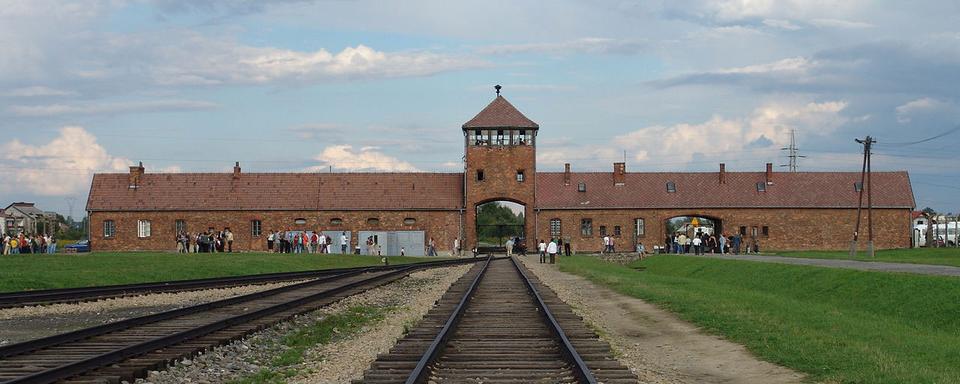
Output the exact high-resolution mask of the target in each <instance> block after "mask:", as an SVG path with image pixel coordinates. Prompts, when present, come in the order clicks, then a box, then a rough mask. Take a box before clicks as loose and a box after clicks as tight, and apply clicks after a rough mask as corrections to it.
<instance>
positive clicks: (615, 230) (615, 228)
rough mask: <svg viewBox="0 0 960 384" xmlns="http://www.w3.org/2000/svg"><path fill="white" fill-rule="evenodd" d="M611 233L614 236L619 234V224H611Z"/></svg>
mask: <svg viewBox="0 0 960 384" xmlns="http://www.w3.org/2000/svg"><path fill="white" fill-rule="evenodd" d="M613 235H614V236H620V226H619V225H614V226H613Z"/></svg>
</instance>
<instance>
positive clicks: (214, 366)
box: [137, 265, 472, 384]
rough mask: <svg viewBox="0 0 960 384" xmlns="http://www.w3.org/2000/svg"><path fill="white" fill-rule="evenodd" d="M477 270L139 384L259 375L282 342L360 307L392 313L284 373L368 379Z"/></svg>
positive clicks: (427, 279)
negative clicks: (448, 292)
mask: <svg viewBox="0 0 960 384" xmlns="http://www.w3.org/2000/svg"><path fill="white" fill-rule="evenodd" d="M471 267H472V265H461V266H455V267H446V268H436V269H430V270H425V271H419V272H415V273H412V274H411V275H410V276H408V277H406V278H404V279H401V280H398V281H396V282H393V283H390V284H387V285H384V286H382V287H379V288H375V289H372V290H370V291H367V292H364V293H362V294H359V295H354V296H351V297H349V298H346V299H344V300H342V301H340V302H337V303H334V304H332V305H329V306H326V307H324V308H321V309H319V310H316V311H313V312H310V313H307V314H303V315H300V316H297V317H295V318H294V319H292V320H290V321H287V322H284V323H281V324H277V325H275V326H273V327H270V328H268V329H265V330H263V331H260V332H257V333H254V334H252V335H250V336H248V337H246V338H244V339H242V340H238V341H236V342H233V343H230V344H227V345H224V346H221V347H217V348H214V349H212V350H210V351H207V352H206V353H203V354H201V355H198V356H195V357H194V358H192V359H186V360H182V361H180V362H178V364H176V365H175V366H173V367H170V369H168V370H166V371H153V372H150V375H149V376H148V377H147V378H146V379H138V380H137V383H140V384H145V383H152V384H175V383H223V382H229V381H233V380H239V379H242V378H244V377H250V376H253V375H256V374H257V373H258V372H260V371H261V370H262V369H264V368H268V367H270V366H271V361H273V360H274V358H275V357H276V356H278V355H279V354H281V353H282V352H283V351H284V349H285V347H284V346H283V345H281V344H280V343H279V342H278V340H280V339H282V338H283V337H284V336H285V335H287V334H290V333H292V332H297V331H298V330H301V329H303V328H305V327H307V326H309V325H312V324H314V323H316V322H318V321H320V320H322V319H323V318H325V317H327V316H330V315H332V314H337V313H343V312H345V311H346V310H347V309H349V308H351V307H356V306H370V307H378V308H387V309H388V311H387V312H386V313H385V314H384V317H383V319H382V320H381V321H378V322H376V323H372V324H368V325H366V326H364V327H363V328H362V329H361V330H360V331H358V332H356V333H355V334H352V335H349V336H347V337H344V338H342V339H339V340H337V339H335V340H334V341H333V342H331V343H329V344H326V345H318V346H315V347H313V348H311V349H309V350H308V351H307V353H306V354H305V356H304V361H303V362H302V363H300V364H297V365H295V366H290V367H284V368H280V369H281V370H283V371H287V372H292V373H293V374H292V375H291V377H289V378H288V379H287V381H288V382H290V383H344V382H349V381H350V380H353V379H359V378H362V376H363V371H364V370H366V369H367V368H368V367H369V365H370V364H371V363H372V362H373V361H374V360H375V359H376V357H377V355H378V354H380V353H384V352H387V351H388V350H389V349H390V347H392V346H393V345H394V344H395V343H396V340H397V339H399V338H400V337H402V336H403V334H404V332H405V331H406V329H407V328H409V327H411V326H412V325H413V324H415V323H416V322H417V321H419V320H420V319H421V318H422V317H423V316H424V315H425V314H426V313H427V311H428V310H429V309H430V308H431V307H432V306H433V304H434V303H435V302H436V301H437V300H438V299H440V297H441V296H442V295H443V293H444V292H445V291H446V290H447V288H448V287H449V286H450V285H451V284H453V282H455V281H456V280H457V279H459V278H460V277H461V276H462V275H463V274H464V273H466V271H467V270H469V269H470V268H471Z"/></svg>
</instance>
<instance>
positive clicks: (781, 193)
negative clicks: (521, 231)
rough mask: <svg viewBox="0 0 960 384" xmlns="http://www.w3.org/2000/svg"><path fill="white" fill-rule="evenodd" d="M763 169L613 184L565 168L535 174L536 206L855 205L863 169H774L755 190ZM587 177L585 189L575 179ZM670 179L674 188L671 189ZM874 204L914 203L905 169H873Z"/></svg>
mask: <svg viewBox="0 0 960 384" xmlns="http://www.w3.org/2000/svg"><path fill="white" fill-rule="evenodd" d="M764 179H765V173H764V172H727V173H726V183H725V184H720V183H719V174H718V173H716V172H708V173H704V172H699V173H676V172H671V173H627V174H626V180H625V183H624V185H622V186H615V185H614V182H613V174H612V173H610V172H606V173H601V172H596V173H592V172H586V173H571V174H570V185H563V173H562V172H550V173H538V174H537V206H538V207H537V208H541V209H572V208H582V209H589V208H726V207H731V208H733V207H737V208H741V207H742V208H750V207H760V208H850V207H856V206H857V197H858V192H857V191H856V190H855V189H854V183H855V182H859V181H860V173H859V172H780V173H773V176H772V181H773V184H772V185H765V187H766V191H765V192H758V191H757V183H759V182H763V181H764ZM579 182H584V183H586V192H578V191H577V184H578V183H579ZM667 182H674V183H675V185H676V190H677V191H676V192H674V193H667ZM873 189H874V190H873V206H874V207H883V208H893V207H895V208H911V209H912V208H913V207H914V206H915V205H916V203H915V202H914V198H913V189H912V188H911V186H910V178H909V176H908V175H907V173H906V172H874V173H873ZM863 203H864V206H866V195H864V202H863Z"/></svg>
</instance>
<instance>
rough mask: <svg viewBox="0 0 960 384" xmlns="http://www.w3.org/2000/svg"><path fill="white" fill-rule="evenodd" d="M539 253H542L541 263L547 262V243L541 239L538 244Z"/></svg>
mask: <svg viewBox="0 0 960 384" xmlns="http://www.w3.org/2000/svg"><path fill="white" fill-rule="evenodd" d="M537 253H539V254H540V264H543V263H545V262H546V261H547V260H546V259H547V244H546V243H544V242H543V240H540V244H537Z"/></svg>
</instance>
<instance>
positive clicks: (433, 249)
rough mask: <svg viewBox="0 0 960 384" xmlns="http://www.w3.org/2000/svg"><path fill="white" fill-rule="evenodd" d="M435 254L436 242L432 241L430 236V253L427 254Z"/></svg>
mask: <svg viewBox="0 0 960 384" xmlns="http://www.w3.org/2000/svg"><path fill="white" fill-rule="evenodd" d="M436 255H437V242H435V241H433V238H432V237H431V238H430V255H429V256H436Z"/></svg>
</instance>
